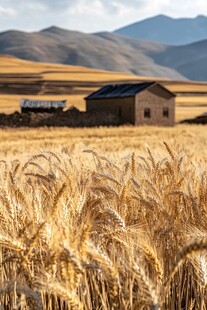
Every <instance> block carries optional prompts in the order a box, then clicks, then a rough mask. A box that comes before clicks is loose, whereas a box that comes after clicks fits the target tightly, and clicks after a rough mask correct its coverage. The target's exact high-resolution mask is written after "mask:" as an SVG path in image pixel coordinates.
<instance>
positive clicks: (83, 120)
mask: <svg viewBox="0 0 207 310" xmlns="http://www.w3.org/2000/svg"><path fill="white" fill-rule="evenodd" d="M118 125H119V117H118V115H115V114H112V113H108V112H105V111H103V112H96V111H91V112H80V111H79V110H76V109H73V110H67V111H65V112H58V113H54V114H51V113H31V112H30V113H19V112H15V113H13V114H9V115H7V114H0V127H14V128H15V127H42V126H50V127H74V128H75V127H97V126H118Z"/></svg>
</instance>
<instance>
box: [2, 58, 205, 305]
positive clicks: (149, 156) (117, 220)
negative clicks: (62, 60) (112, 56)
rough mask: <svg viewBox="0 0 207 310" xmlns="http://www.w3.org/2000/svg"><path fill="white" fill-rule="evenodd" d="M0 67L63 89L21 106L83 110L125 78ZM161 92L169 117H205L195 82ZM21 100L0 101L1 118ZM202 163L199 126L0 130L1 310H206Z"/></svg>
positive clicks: (10, 62)
mask: <svg viewBox="0 0 207 310" xmlns="http://www.w3.org/2000/svg"><path fill="white" fill-rule="evenodd" d="M2 59H3V58H2ZM2 59H1V65H2V74H6V73H9V74H10V76H9V77H7V78H8V80H9V82H11V81H12V80H11V74H12V78H13V82H14V84H15V83H17V84H18V83H19V82H18V81H23V82H24V83H25V84H29V83H28V80H27V77H29V80H30V81H31V80H32V79H34V81H33V82H35V83H36V82H37V80H40V81H41V80H43V81H44V80H45V79H47V82H48V81H49V80H50V81H54V79H55V81H56V82H57V81H58V83H59V82H61V81H62V80H61V79H63V80H66V82H67V83H68V84H67V83H66V84H67V85H68V86H69V87H68V89H67V87H65V88H64V91H65V90H67V92H66V94H65V95H63V94H60V91H59V94H54V93H52V88H50V92H51V93H49V94H48V93H47V94H46V90H48V88H47V87H48V86H47V84H44V87H45V88H42V89H41V92H39V93H37V94H34V93H33V94H32V93H31V94H28V95H29V97H31V98H37V97H38V98H44V99H46V98H51V97H52V98H53V99H54V98H59V99H63V98H64V99H65V98H67V99H68V105H75V106H77V107H78V108H80V109H82V110H84V101H83V97H84V96H85V95H86V94H88V92H90V91H91V90H95V89H96V88H97V85H98V83H100V84H102V83H105V82H110V81H126V80H129V81H131V78H132V76H130V75H121V74H118V73H106V72H102V71H99V70H94V71H91V70H89V69H86V68H80V67H79V68H78V67H67V69H66V67H65V66H59V65H58V66H56V65H48V64H34V63H29V62H24V61H20V60H17V59H14V58H11V59H10V58H8V57H5V58H4V59H3V61H2ZM23 64H24V65H23ZM58 70H60V71H58ZM64 70H66V71H67V72H66V73H65V72H64ZM3 71H4V72H3ZM46 71H47V72H49V73H44V74H43V73H42V72H46ZM54 71H55V73H54ZM51 72H53V73H51ZM92 72H93V73H92ZM15 74H17V76H15ZM20 74H23V75H21V77H20V76H19V75H20ZM24 74H27V77H26V76H25V75H24ZM89 76H90V78H89ZM50 78H51V79H50ZM2 79H3V78H2ZM4 79H5V76H4ZM19 79H20V80H19ZM85 79H87V80H86V81H87V83H86V82H85ZM134 79H136V78H135V77H133V80H134ZM137 79H138V80H139V78H137ZM0 80H1V77H0ZM8 80H7V81H8ZM0 83H1V82H0ZM24 83H23V84H24ZM165 83H166V85H168V87H169V88H170V87H172V89H173V87H174V90H175V87H177V90H176V91H177V92H178V93H179V96H178V98H177V120H179V119H183V118H187V117H192V116H195V115H198V114H201V113H202V112H206V111H207V105H206V102H205V96H206V89H205V85H203V84H202V86H201V84H199V85H200V86H199V87H201V88H199V87H198V88H196V83H194V84H188V83H187V84H186V82H185V83H184V82H182V83H181V82H177V84H175V82H174V84H172V85H171V86H170V84H169V83H170V82H169V81H167V80H166V81H165ZM77 84H78V86H77ZM41 85H43V84H41ZM189 85H191V87H192V88H190V89H191V90H192V92H191V93H190V94H189V91H190V89H189V87H190V86H189ZM197 86H198V85H197ZM12 87H13V86H12ZM38 87H39V85H38ZM53 87H54V84H53ZM55 87H56V86H55ZM33 90H34V89H33ZM53 91H54V89H53ZM196 92H197V93H196ZM186 93H187V94H188V95H186ZM201 93H202V94H201ZM22 97H23V95H20V94H10V93H6V92H5V93H4V94H1V95H0V109H1V111H2V112H6V113H11V112H13V111H15V110H18V104H19V100H20V99H21V98H22ZM206 159H207V131H206V130H205V126H199V125H197V126H196V125H177V126H175V127H173V128H163V127H147V126H144V127H132V126H131V127H127V126H123V127H119V128H112V127H111V128H110V127H108V128H106V127H101V128H84V129H81V128H76V129H71V128H38V129H33V128H20V129H11V128H10V129H9V128H4V129H0V201H1V209H0V219H1V221H0V262H1V268H0V279H1V284H0V285H1V287H0V308H3V309H48V310H53V309H60V310H66V309H68V310H70V309H84V310H91V309H94V310H98V309H103V310H108V309H114V310H119V309H121V310H122V309H123V310H125V309H126V310H136V309H140V310H141V309H143V310H145V309H146V310H148V309H149V310H152V309H153V310H155V309H156V310H168V309H196V310H200V309H202V310H205V309H206V305H207V298H206V296H207V289H206V287H207V276H206V270H207V255H206V250H207V231H206V227H207V216H206V204H207V181H206V180H207V175H206V171H207V160H206Z"/></svg>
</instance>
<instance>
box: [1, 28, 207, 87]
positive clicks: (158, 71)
mask: <svg viewBox="0 0 207 310" xmlns="http://www.w3.org/2000/svg"><path fill="white" fill-rule="evenodd" d="M206 51H207V40H203V41H200V42H196V43H193V44H189V45H184V46H168V45H164V44H161V43H156V42H149V41H139V40H135V39H133V38H129V37H125V36H122V35H119V34H117V33H109V32H102V33H96V34H85V33H81V32H77V31H68V30H65V29H60V28H57V27H51V28H48V29H44V30H42V31H40V32H33V33H26V32H21V31H7V32H3V33H0V54H7V55H13V56H16V57H18V58H22V59H26V60H32V61H38V62H48V63H60V64H70V65H77V66H84V67H89V68H97V69H104V70H109V71H117V72H127V73H133V74H136V75H141V76H146V77H161V78H162V77H163V78H164V77H165V78H166V77H167V78H171V79H176V80H179V79H192V80H200V81H207V53H206ZM0 70H1V68H0Z"/></svg>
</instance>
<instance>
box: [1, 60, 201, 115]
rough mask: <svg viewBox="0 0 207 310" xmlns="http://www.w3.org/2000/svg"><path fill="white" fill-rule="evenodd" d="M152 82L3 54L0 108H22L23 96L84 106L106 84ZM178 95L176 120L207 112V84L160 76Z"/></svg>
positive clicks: (135, 77) (8, 109) (132, 76)
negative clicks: (65, 100) (94, 92)
mask: <svg viewBox="0 0 207 310" xmlns="http://www.w3.org/2000/svg"><path fill="white" fill-rule="evenodd" d="M146 80H147V81H150V80H154V79H153V78H143V77H139V76H135V75H130V74H125V73H123V74H122V73H117V72H107V71H103V70H95V69H88V68H84V67H78V66H66V65H59V64H57V65H56V64H47V63H35V62H29V61H24V60H20V59H17V58H14V57H7V56H0V111H1V112H2V113H12V112H14V111H18V110H19V101H20V99H21V98H22V97H30V98H38V99H50V98H51V97H52V98H53V99H67V101H68V106H71V105H74V106H76V107H77V108H79V109H80V110H84V109H85V101H84V97H85V96H87V95H88V94H89V93H91V92H93V91H94V90H96V89H97V88H99V87H101V86H103V85H105V84H107V83H112V82H113V83H121V82H136V81H146ZM157 81H159V82H162V83H163V85H165V86H166V87H167V88H168V89H169V90H170V91H172V92H175V93H176V94H177V98H176V103H177V109H176V119H177V121H180V120H182V119H185V118H191V117H195V116H197V115H199V114H202V113H204V112H206V111H207V83H201V82H186V81H170V80H168V79H165V80H163V79H157Z"/></svg>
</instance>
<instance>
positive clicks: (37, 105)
mask: <svg viewBox="0 0 207 310" xmlns="http://www.w3.org/2000/svg"><path fill="white" fill-rule="evenodd" d="M65 106H66V100H62V101H54V100H31V99H22V100H21V101H20V107H21V108H30V109H51V108H52V109H58V108H65Z"/></svg>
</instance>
